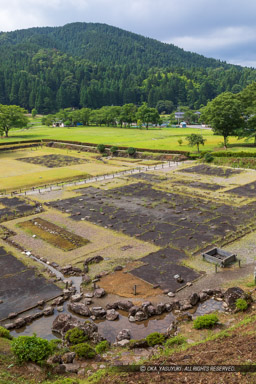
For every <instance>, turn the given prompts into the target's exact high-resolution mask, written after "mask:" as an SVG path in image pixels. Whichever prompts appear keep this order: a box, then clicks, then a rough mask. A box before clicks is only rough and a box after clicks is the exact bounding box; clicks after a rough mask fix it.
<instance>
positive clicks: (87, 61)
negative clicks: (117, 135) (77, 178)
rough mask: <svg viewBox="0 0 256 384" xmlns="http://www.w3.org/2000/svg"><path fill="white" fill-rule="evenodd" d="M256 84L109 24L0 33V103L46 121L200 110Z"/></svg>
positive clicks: (243, 74) (237, 70)
mask: <svg viewBox="0 0 256 384" xmlns="http://www.w3.org/2000/svg"><path fill="white" fill-rule="evenodd" d="M255 80H256V70H254V69H252V68H242V67H240V66H235V65H230V64H227V63H225V62H220V61H219V60H215V59H209V58H206V57H204V56H202V55H198V54H196V53H191V52H186V51H184V50H183V49H180V48H178V47H176V46H174V45H172V44H164V43H161V42H159V41H157V40H154V39H149V38H146V37H143V36H140V35H137V34H134V33H131V32H127V31H124V30H122V29H119V28H115V27H111V26H108V25H105V24H93V23H73V24H68V25H65V26H64V27H54V28H50V27H45V28H30V29H26V30H19V31H14V32H7V33H4V32H2V33H0V103H2V104H18V105H20V106H22V107H24V108H26V109H28V110H31V109H32V108H36V109H37V110H38V112H41V113H50V112H54V111H56V110H59V109H60V108H66V107H74V108H78V107H85V106H86V107H91V108H99V107H101V106H103V105H123V104H125V103H129V102H132V103H136V104H140V103H141V102H143V101H147V102H148V103H149V105H150V106H155V105H156V103H157V102H158V101H159V100H171V101H172V102H173V104H174V106H177V105H188V106H189V107H191V108H199V107H200V105H201V104H203V105H205V104H206V103H207V101H208V100H210V99H212V98H214V97H215V96H216V95H218V94H219V93H221V92H224V91H232V92H235V93H237V92H239V91H241V90H242V89H243V88H244V87H245V86H246V85H248V84H250V83H251V82H253V81H255Z"/></svg>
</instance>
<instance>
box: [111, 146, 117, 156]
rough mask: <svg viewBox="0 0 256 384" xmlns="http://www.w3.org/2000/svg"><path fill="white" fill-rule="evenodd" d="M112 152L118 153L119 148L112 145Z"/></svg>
mask: <svg viewBox="0 0 256 384" xmlns="http://www.w3.org/2000/svg"><path fill="white" fill-rule="evenodd" d="M110 152H111V153H112V154H113V155H116V154H117V152H118V148H117V147H111V148H110Z"/></svg>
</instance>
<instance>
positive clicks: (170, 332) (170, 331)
mask: <svg viewBox="0 0 256 384" xmlns="http://www.w3.org/2000/svg"><path fill="white" fill-rule="evenodd" d="M176 332H177V321H176V320H174V321H172V322H171V324H170V325H169V327H168V328H167V330H166V333H167V335H168V336H174V334H175V333H176Z"/></svg>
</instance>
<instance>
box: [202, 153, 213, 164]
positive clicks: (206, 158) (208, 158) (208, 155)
mask: <svg viewBox="0 0 256 384" xmlns="http://www.w3.org/2000/svg"><path fill="white" fill-rule="evenodd" d="M213 160H214V157H213V156H212V154H211V153H209V152H207V153H206V154H205V155H204V161H206V163H211V162H212V161H213Z"/></svg>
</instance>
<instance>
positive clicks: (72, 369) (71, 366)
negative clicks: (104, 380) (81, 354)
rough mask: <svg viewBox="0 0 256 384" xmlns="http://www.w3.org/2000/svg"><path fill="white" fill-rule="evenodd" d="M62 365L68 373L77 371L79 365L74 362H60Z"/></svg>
mask: <svg viewBox="0 0 256 384" xmlns="http://www.w3.org/2000/svg"><path fill="white" fill-rule="evenodd" d="M62 365H64V367H65V369H66V372H69V373H77V372H78V371H79V369H80V365H79V364H78V363H76V364H62Z"/></svg>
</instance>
